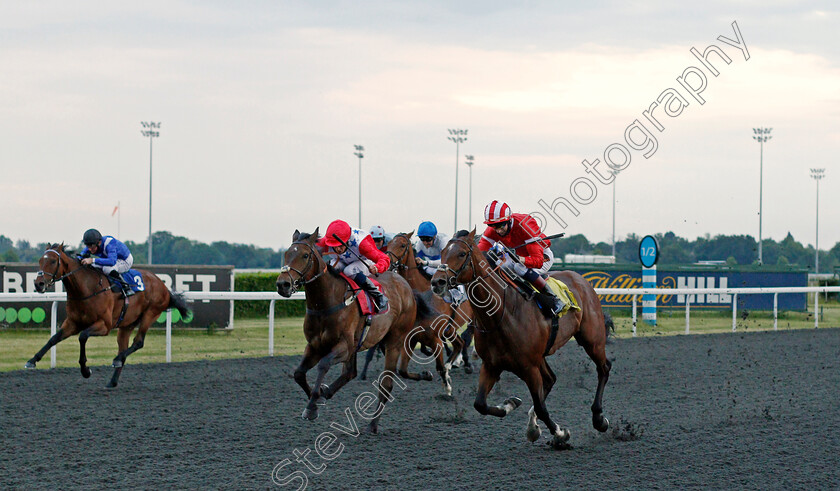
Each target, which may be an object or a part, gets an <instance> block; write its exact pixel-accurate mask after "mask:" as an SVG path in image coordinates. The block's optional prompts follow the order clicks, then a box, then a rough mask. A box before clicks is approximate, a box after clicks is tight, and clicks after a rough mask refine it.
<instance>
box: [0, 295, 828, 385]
mask: <svg viewBox="0 0 840 491" xmlns="http://www.w3.org/2000/svg"><path fill="white" fill-rule="evenodd" d="M820 305H821V307H822V308H823V318H821V319H820V327H821V328H822V327H838V326H840V303H838V302H836V301H832V302H827V303H823V302H820ZM610 313H611V314H612V316H613V320H614V322H615V326H616V333H615V335H616V337H619V338H629V337H631V336H632V319H631V316H630V311H629V309H624V310H612V311H610ZM657 320H658V324H657V325H656V326H651V325H648V324H647V323H645V322H643V321H642V319H641V315H639V317H638V321H637V322H638V323H637V326H636V335H637V336H662V335H679V334H684V333H685V310H684V309H676V310H670V311H666V310H660V311H659V312H658V313H657ZM234 324H235V326H236V327H235V328H234V329H232V330H200V329H190V330H174V331H173V332H172V361H175V362H181V361H195V360H219V359H225V358H252V357H261V356H267V355H268V320H267V319H265V318H261V319H236V321H235V323H234ZM778 325H779V329H780V330H782V329H813V327H814V318H813V315H812V313H810V312H780V313H779V322H778ZM302 326H303V318H302V317H278V318H276V319H275V322H274V354H275V355H278V356H280V355H294V354H300V353H302V352H303V347H304V346H305V344H306V341H305V339H304V337H303V329H302ZM736 329H737V331H738V332H745V331H746V332H748V331H766V330H772V329H773V312H772V311H770V312H759V311H750V312H749V315H748V316H747V317H746V319H744V318H742V317H741V314H739V316H738V320H737V325H736ZM731 331H732V313H731V311H720V312H717V311H700V310H699V309H695V310H692V311H691V319H690V333H691V334H706V333H713V332H731ZM165 336H166V333H165V331H164V330H163V329H152V330H150V331H149V333H148V335H147V336H146V343H145V346H144V347H143V349H142V350H140V351H138V352H136V353H134V354H133V355H131V357H130V358H129V359H128V364H129V365H130V364H137V363H163V362H165V361H166V337H165ZM49 337H50V333H49V330H45V329H7V330H0V371H9V370H18V369H21V368H22V367H23V364H24V363H26V361H27V360H28V359H29V358H31V357H32V355H33V354H35V352H36V351H38V350H39V349H40V348H41V347H42V346H43V345H44V344H45V343H46V342H47V340H48V339H49ZM116 343H117V340H116V333H111V335H109V336H107V337H105V338H98V337H94V338H90V339H89V340H88V343H87V356H88V364H89V365H90V366H97V365H110V364H111V360H113V358H114V356H115V355H116ZM56 358H57V366H59V367H78V364H79V361H78V360H79V341H78V337H75V336H74V337H71V338H70V339H67V340H65V341H63V342H62V343H60V344H59V345H58V346H57V357H56ZM38 366H39V367H40V368H48V367H49V366H50V354H49V352H47V354H46V355H45V356H44V359H42V360H41V362H40V363H39V364H38Z"/></svg>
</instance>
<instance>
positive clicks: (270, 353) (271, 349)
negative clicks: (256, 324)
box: [268, 300, 276, 356]
mask: <svg viewBox="0 0 840 491" xmlns="http://www.w3.org/2000/svg"><path fill="white" fill-rule="evenodd" d="M274 302H276V300H271V301H270V302H268V356H274Z"/></svg>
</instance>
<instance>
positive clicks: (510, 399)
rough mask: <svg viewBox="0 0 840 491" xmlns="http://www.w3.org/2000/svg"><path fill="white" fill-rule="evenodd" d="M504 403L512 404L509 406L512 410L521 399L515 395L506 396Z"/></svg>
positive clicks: (519, 403)
mask: <svg viewBox="0 0 840 491" xmlns="http://www.w3.org/2000/svg"><path fill="white" fill-rule="evenodd" d="M505 405H511V406H513V407H512V408H511V411H513V410H514V409H516V408H518V407H519V406H521V405H522V399H520V398H518V397H516V396H513V397H508V398H507V399H505Z"/></svg>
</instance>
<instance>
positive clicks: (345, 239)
mask: <svg viewBox="0 0 840 491" xmlns="http://www.w3.org/2000/svg"><path fill="white" fill-rule="evenodd" d="M318 245H319V246H321V247H322V248H323V249H329V250H331V251H332V252H333V253H334V254H335V255H336V258H335V259H334V260H333V261H332V263H331V266H332V267H333V268H334V269H335V270H336V271H341V272H344V274H346V275H347V276H349V277H351V278H353V281H355V282H356V283H358V285H359V286H360V287H362V289H364V290H365V291H367V292H369V293H370V296H371V298H373V302H374V303H375V304H376V310H377V311H378V312H382V311H383V310H385V309H386V308H388V298H387V297H385V295H383V294H382V292H381V291H379V289H378V288H376V285H374V284H373V282H372V281H370V278H368V277H367V275H368V274H377V273H381V272H384V271H388V267H389V266H390V265H391V260H390V259H389V258H388V256H387V255H385V254H383V253H382V252H381V251H380V250H379V249H377V247H376V245H375V244H374V243H373V239H372V238H371V236H370V234H368V233H367V232H365V231H364V230H360V229H356V228H351V227H350V225H348V224H347V222H345V221H343V220H335V221H334V222H332V223H330V225H329V226H328V227H327V232H326V235H325V236H324V238H322V239H321V240H319V241H318Z"/></svg>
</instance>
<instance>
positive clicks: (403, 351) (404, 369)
mask: <svg viewBox="0 0 840 491" xmlns="http://www.w3.org/2000/svg"><path fill="white" fill-rule="evenodd" d="M432 346H434V344H433V345H432ZM410 349H411V350H413V349H414V347H413V346H411V347H409V346H406V343H404V342H403V343H400V351H398V352H397V353H398V356H400V360H399V361H400V365H399V368H398V369H397V373H399V374H400V377H402V378H407V379H409V380H434V377H432V372H430V371H428V370H423V371H422V372H420V373H419V374H418V373H413V372H409V371H408V362H409V361H411V355H412V353H411V351H409V350H410ZM394 351H396V349H395V350H394Z"/></svg>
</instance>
